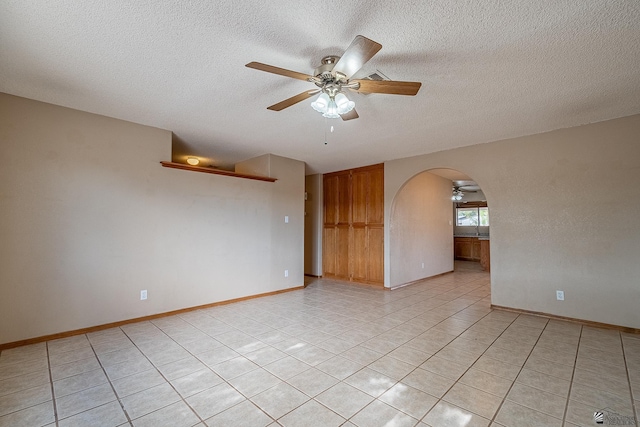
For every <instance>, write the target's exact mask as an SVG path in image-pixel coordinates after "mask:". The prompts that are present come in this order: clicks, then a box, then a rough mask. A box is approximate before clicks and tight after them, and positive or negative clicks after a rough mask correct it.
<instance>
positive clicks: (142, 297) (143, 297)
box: [140, 289, 147, 301]
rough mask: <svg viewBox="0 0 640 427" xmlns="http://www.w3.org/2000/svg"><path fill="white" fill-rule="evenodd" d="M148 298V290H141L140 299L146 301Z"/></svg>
mask: <svg viewBox="0 0 640 427" xmlns="http://www.w3.org/2000/svg"><path fill="white" fill-rule="evenodd" d="M146 299H147V291H146V289H145V290H144V291H140V301H144V300H146Z"/></svg>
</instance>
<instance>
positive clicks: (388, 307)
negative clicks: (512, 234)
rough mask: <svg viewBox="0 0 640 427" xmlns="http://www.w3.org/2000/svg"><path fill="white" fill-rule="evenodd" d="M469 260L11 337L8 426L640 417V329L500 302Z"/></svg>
mask: <svg viewBox="0 0 640 427" xmlns="http://www.w3.org/2000/svg"><path fill="white" fill-rule="evenodd" d="M458 267H460V270H457V271H456V272H455V273H453V274H449V275H445V276H440V277H437V278H434V279H431V280H428V281H424V282H423V283H419V284H416V285H412V286H408V287H405V288H401V289H398V290H395V291H391V292H389V291H384V290H381V289H378V288H372V287H367V286H358V285H350V284H345V283H340V282H335V281H329V280H311V281H310V285H309V286H308V287H307V288H306V289H304V290H299V291H293V292H289V293H284V294H279V295H275V296H270V297H264V298H258V299H253V300H248V301H244V302H240V303H235V304H229V305H224V306H218V307H214V308H210V309H205V310H199V311H193V312H189V313H186V314H182V315H179V316H173V317H165V318H161V319H158V320H154V321H148V322H140V323H135V324H130V325H127V326H123V327H122V328H115V329H110V330H105V331H100V332H96V333H90V334H87V335H79V336H74V337H70V338H65V339H61V340H56V341H49V342H47V343H41V344H36V345H31V346H26V347H19V348H15V349H11V350H5V351H3V352H2V353H1V354H0V426H11V427H16V426H29V427H37V426H59V427H70V426H136V427H138V426H140V427H142V426H154V427H157V426H172V427H181V426H185V427H187V426H234V427H236V426H237V427H241V426H251V427H260V426H277V425H282V426H285V427H291V426H322V427H330V426H339V425H344V426H354V425H355V426H362V427H376V426H395V427H401V426H422V427H425V426H432V427H447V426H464V427H475V426H489V425H491V426H508V427H511V426H513V427H526V426H536V427H543V426H594V425H597V424H595V422H594V419H593V417H594V412H595V411H603V412H604V416H605V424H604V425H606V424H607V423H611V422H612V421H625V422H627V423H628V424H627V425H636V426H637V424H636V423H635V421H633V419H632V417H635V418H637V415H638V412H637V411H638V409H639V408H640V336H635V335H630V334H624V333H619V332H616V331H611V330H601V329H595V328H592V327H587V326H581V325H579V324H575V323H567V322H561V321H556V320H549V319H546V318H542V317H533V316H529V315H517V314H514V313H511V312H506V311H498V310H491V309H490V297H489V295H490V285H489V275H488V274H487V273H484V272H480V271H476V270H474V268H471V267H470V265H469V264H465V263H460V264H458ZM634 399H636V400H635V401H634ZM634 413H635V414H634ZM625 417H626V418H625ZM614 418H615V419H614Z"/></svg>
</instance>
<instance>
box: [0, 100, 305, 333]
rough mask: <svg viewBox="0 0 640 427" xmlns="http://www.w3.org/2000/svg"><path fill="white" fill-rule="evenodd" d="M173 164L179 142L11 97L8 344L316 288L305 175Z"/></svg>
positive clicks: (4, 250) (296, 167)
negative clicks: (306, 271)
mask: <svg viewBox="0 0 640 427" xmlns="http://www.w3.org/2000/svg"><path fill="white" fill-rule="evenodd" d="M170 158H171V133H170V132H168V131H165V130H161V129H155V128H150V127H146V126H141V125H137V124H133V123H129V122H124V121H121V120H115V119H111V118H107V117H103V116H98V115H94V114H89V113H85V112H80V111H76V110H70V109H67V108H63V107H58V106H53V105H50V104H44V103H40V102H36V101H32V100H27V99H24V98H17V97H13V96H10V95H5V94H0V343H6V342H12V341H17V340H22V339H26V338H31V337H36V336H42V335H47V334H52V333H57V332H62V331H69V330H73V329H78V328H83V327H89V326H94V325H100V324H104V323H108V322H114V321H119V320H124V319H130V318H135V317H140V316H145V315H150V314H155V313H161V312H166V311H170V310H176V309H180V308H185V307H192V306H197V305H202V304H207V303H212V302H217V301H223V300H228V299H233V298H239V297H243V296H248V295H255V294H260V293H265V292H270V291H276V290H281V289H287V288H292V287H296V286H301V285H302V284H303V255H302V252H303V251H302V247H303V239H304V232H303V227H304V216H303V215H304V212H303V194H304V164H303V163H302V162H299V161H295V160H290V159H284V158H281V157H277V156H273V157H270V158H269V159H268V162H267V163H269V169H270V174H271V176H273V177H276V178H278V181H276V182H275V183H269V182H262V181H252V180H245V179H239V178H232V177H225V176H217V175H209V174H199V173H194V172H187V171H181V170H174V169H167V168H163V167H161V166H160V165H159V162H160V161H161V160H169V159H170ZM284 215H288V216H289V223H288V224H285V223H284ZM285 269H288V270H289V277H287V278H285V277H284V270H285ZM142 289H146V290H148V293H149V298H148V300H147V301H140V290H142Z"/></svg>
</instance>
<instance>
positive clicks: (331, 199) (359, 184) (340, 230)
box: [323, 165, 384, 284]
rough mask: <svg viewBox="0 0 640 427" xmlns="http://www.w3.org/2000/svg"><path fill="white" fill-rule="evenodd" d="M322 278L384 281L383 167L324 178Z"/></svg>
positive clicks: (332, 174) (364, 168) (365, 281)
mask: <svg viewBox="0 0 640 427" xmlns="http://www.w3.org/2000/svg"><path fill="white" fill-rule="evenodd" d="M324 197H325V198H324V213H325V216H324V236H325V238H324V240H323V255H324V258H323V268H324V271H323V275H325V276H328V277H335V278H339V279H344V280H352V281H356V282H363V283H379V284H382V283H383V282H384V262H383V260H384V256H383V250H384V167H383V165H374V166H367V167H363V168H358V169H351V170H346V171H340V172H334V173H331V174H326V175H325V176H324Z"/></svg>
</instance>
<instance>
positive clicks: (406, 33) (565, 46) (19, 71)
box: [0, 0, 640, 173]
mask: <svg viewBox="0 0 640 427" xmlns="http://www.w3.org/2000/svg"><path fill="white" fill-rule="evenodd" d="M358 34H362V35H364V36H366V37H369V38H371V39H373V40H375V41H377V42H379V43H381V44H382V46H383V47H382V50H381V51H380V52H379V53H378V54H377V55H376V56H375V57H374V58H373V59H372V60H371V61H369V63H367V64H366V65H365V66H364V67H363V69H362V70H361V72H359V73H358V74H356V76H355V77H363V76H366V75H368V74H371V73H373V72H375V71H376V70H379V71H381V72H382V73H384V74H385V75H386V76H388V77H389V78H391V79H393V80H408V81H420V82H422V88H421V90H420V92H419V93H418V95H416V96H415V97H409V96H397V95H380V94H374V95H367V96H365V95H360V94H355V95H352V96H351V95H350V96H351V98H352V99H353V100H354V101H355V102H356V108H357V110H358V113H359V114H360V118H359V119H358V120H352V121H348V122H343V121H341V120H339V119H338V120H335V119H333V120H332V119H324V118H322V116H321V115H320V114H318V113H316V112H315V111H313V109H312V108H311V107H310V106H309V102H308V101H304V102H301V103H299V104H296V105H294V106H292V107H290V108H288V109H285V110H283V111H281V112H273V111H268V110H267V109H266V107H267V106H269V105H271V104H274V103H276V102H278V101H281V100H283V99H285V98H289V97H290V96H293V95H295V94H298V93H300V92H302V91H304V90H305V89H312V88H314V87H315V86H313V85H312V84H311V83H307V82H304V81H299V80H294V79H290V78H286V77H282V76H277V75H273V74H268V73H264V72H260V71H257V70H253V69H249V68H246V67H245V66H244V65H245V64H246V63H248V62H250V61H259V62H264V63H267V64H271V65H275V66H278V67H282V68H287V69H290V70H294V71H300V72H303V73H312V71H313V69H314V68H315V67H316V66H317V65H319V62H320V60H321V58H322V57H324V56H326V55H330V54H334V55H335V54H337V55H340V54H342V52H343V51H344V49H346V47H347V46H348V45H349V43H350V42H351V41H352V40H353V38H354V37H355V36H356V35H358ZM0 91H2V92H6V93H10V94H14V95H18V96H24V97H27V98H32V99H37V100H41V101H45V102H50V103H53V104H58V105H63V106H67V107H72V108H76V109H80V110H85V111H89V112H93V113H98V114H103V115H106V116H111V117H116V118H119V119H124V120H129V121H132V122H136V123H142V124H146V125H150V126H155V127H160V128H164V129H168V130H172V131H173V132H174V133H175V136H176V148H175V149H176V153H177V154H178V155H181V154H187V153H189V154H195V155H199V156H202V157H205V158H206V160H205V162H204V163H205V164H214V165H218V166H226V167H228V166H229V165H231V164H233V163H235V162H237V161H240V160H245V159H247V158H251V157H254V156H257V155H261V154H264V153H274V154H277V155H281V156H286V157H291V158H295V159H299V160H303V161H305V162H307V165H308V166H307V171H308V172H309V173H311V172H330V171H334V170H340V169H345V168H349V167H356V166H361V165H367V164H373V163H377V162H381V161H384V160H391V159H395V158H401V157H407V156H413V155H418V154H424V153H429V152H434V151H440V150H443V149H448V148H454V147H460V146H466V145H472V144H479V143H484V142H489V141H494V140H499V139H504V138H509V137H515V136H521V135H527V134H533V133H538V132H543V131H548V130H552V129H558V128H564V127H570V126H576V125H580V124H585V123H590V122H596V121H601V120H606V119H610V118H615V117H622V116H627V115H631V114H636V113H640V2H639V1H638V0H617V1H616V0H573V1H558V0H537V1H531V0H513V1H509V2H505V1H498V0H493V1H488V0H485V1H460V2H454V1H450V0H447V1H443V0H441V1H406V0H392V1H353V2H345V1H334V0H328V1H320V2H294V1H287V0H272V1H268V2H265V1H263V0H241V1H238V0H233V1H232V0H216V1H213V2H212V1H202V0H192V1H161V0H144V1H135V2H131V1H123V0H108V1H105V0H83V1H81V2H80V1H72V0H66V1H65V0H47V1H36V0H2V1H1V2H0ZM331 125H333V126H334V132H333V133H331V132H329V126H331ZM325 134H326V137H325ZM325 140H326V142H327V144H326V145H325Z"/></svg>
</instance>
